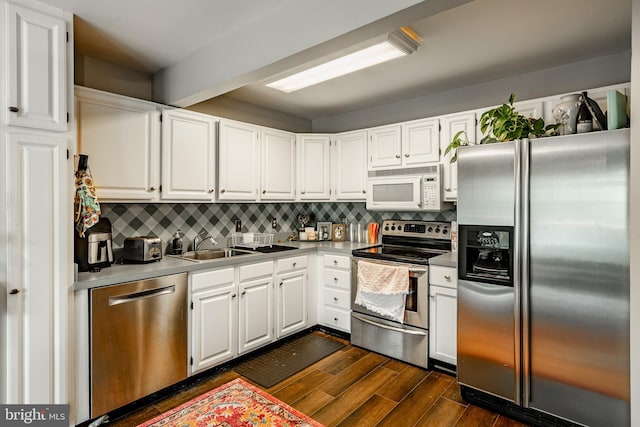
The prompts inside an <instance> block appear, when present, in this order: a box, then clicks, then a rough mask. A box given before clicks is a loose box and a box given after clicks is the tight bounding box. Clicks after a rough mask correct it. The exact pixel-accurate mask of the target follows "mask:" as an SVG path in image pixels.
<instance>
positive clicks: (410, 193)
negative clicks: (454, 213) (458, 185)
mask: <svg viewBox="0 0 640 427" xmlns="http://www.w3.org/2000/svg"><path fill="white" fill-rule="evenodd" d="M431 169H432V170H434V171H432V172H428V173H421V174H411V175H397V174H395V175H389V176H374V177H371V176H370V177H369V178H368V180H367V209H368V210H374V211H425V212H429V211H431V212H439V211H444V210H449V209H453V204H452V203H445V202H444V201H443V198H444V194H443V191H442V170H441V169H440V167H433V168H431Z"/></svg>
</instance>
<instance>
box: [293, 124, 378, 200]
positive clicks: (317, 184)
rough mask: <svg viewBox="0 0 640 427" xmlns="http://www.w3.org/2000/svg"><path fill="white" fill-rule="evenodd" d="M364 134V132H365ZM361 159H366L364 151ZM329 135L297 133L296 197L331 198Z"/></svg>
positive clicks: (305, 198)
mask: <svg viewBox="0 0 640 427" xmlns="http://www.w3.org/2000/svg"><path fill="white" fill-rule="evenodd" d="M365 135H366V133H365ZM365 142H366V139H365ZM364 159H365V160H363V161H366V153H365V156H364ZM330 189H331V136H330V135H323V134H302V135H298V198H299V199H300V200H329V199H330V198H331V190H330Z"/></svg>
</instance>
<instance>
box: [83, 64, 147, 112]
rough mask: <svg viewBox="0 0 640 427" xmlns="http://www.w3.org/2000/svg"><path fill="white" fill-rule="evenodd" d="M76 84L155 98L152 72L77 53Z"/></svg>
mask: <svg viewBox="0 0 640 427" xmlns="http://www.w3.org/2000/svg"><path fill="white" fill-rule="evenodd" d="M75 84H77V85H80V86H86V87H90V88H93V89H99V90H104V91H106V92H111V93H117V94H120V95H125V96H130V97H132V98H138V99H146V100H147V101H151V99H152V98H153V77H152V75H151V74H150V73H145V72H142V71H138V70H134V69H132V68H128V67H125V66H122V65H117V64H113V63H110V62H106V61H102V60H100V59H96V58H91V57H89V56H82V55H76V58H75Z"/></svg>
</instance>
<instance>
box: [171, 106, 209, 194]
mask: <svg viewBox="0 0 640 427" xmlns="http://www.w3.org/2000/svg"><path fill="white" fill-rule="evenodd" d="M215 128H216V120H215V119H214V118H213V117H212V116H209V115H206V114H200V113H195V112H193V111H188V110H181V109H170V108H165V109H163V111H162V192H161V196H162V198H163V199H168V200H202V201H207V202H213V201H214V200H215V193H214V192H215V189H214V183H215V165H216V159H215V133H216V129H215Z"/></svg>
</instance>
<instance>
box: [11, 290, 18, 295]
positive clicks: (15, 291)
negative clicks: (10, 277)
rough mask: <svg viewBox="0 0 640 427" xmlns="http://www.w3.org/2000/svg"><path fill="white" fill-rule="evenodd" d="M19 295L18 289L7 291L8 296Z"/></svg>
mask: <svg viewBox="0 0 640 427" xmlns="http://www.w3.org/2000/svg"><path fill="white" fill-rule="evenodd" d="M19 293H20V289H11V290H10V291H9V295H16V294H19Z"/></svg>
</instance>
